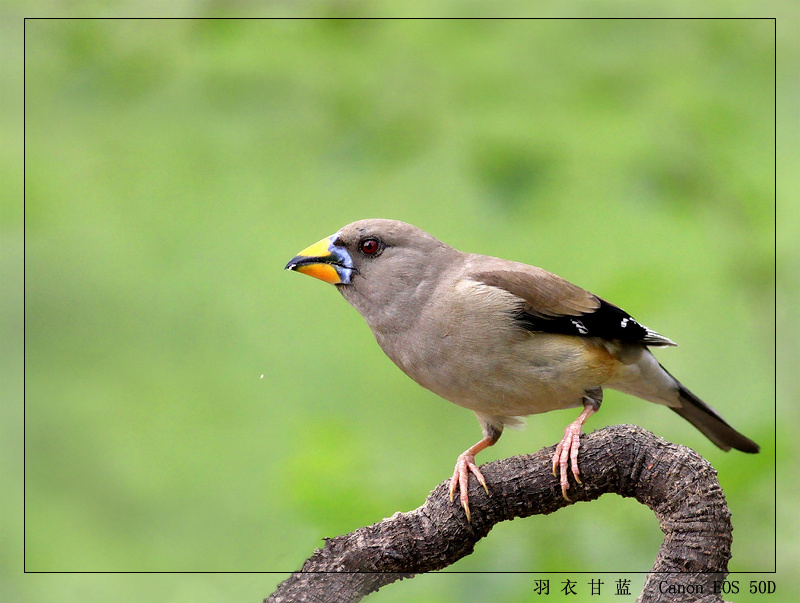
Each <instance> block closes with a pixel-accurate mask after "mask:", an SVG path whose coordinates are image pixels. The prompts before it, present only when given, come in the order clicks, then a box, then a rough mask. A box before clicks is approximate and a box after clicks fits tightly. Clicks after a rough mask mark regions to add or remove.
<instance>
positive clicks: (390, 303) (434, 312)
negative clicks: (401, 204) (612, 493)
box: [286, 219, 759, 519]
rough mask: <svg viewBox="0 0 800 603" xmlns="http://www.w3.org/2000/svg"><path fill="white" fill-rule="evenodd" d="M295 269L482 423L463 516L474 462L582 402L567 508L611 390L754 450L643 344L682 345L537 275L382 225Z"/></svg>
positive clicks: (465, 467)
mask: <svg viewBox="0 0 800 603" xmlns="http://www.w3.org/2000/svg"><path fill="white" fill-rule="evenodd" d="M286 268H287V269H289V270H296V271H297V272H301V273H303V274H307V275H309V276H313V277H315V278H318V279H321V280H323V281H325V282H327V283H332V284H334V285H336V287H337V288H338V289H339V292H340V293H341V294H342V295H343V296H344V298H345V299H346V300H347V301H348V302H349V303H350V304H352V306H353V307H354V308H355V309H356V310H358V312H359V313H360V314H361V315H362V316H363V317H364V319H365V320H366V321H367V324H368V325H369V326H370V328H371V329H372V332H373V333H374V335H375V338H376V339H377V341H378V344H379V345H380V347H381V348H382V349H383V351H384V352H385V353H386V355H387V356H389V358H391V359H392V361H394V363H395V364H396V365H397V366H398V367H400V369H401V370H402V371H403V372H405V373H406V374H407V375H408V376H409V377H411V378H412V379H413V380H414V381H416V382H417V383H419V384H420V385H422V386H423V387H425V388H427V389H429V390H431V391H432V392H434V393H436V394H438V395H439V396H441V397H442V398H444V399H445V400H449V401H450V402H453V403H454V404H458V405H459V406H463V407H465V408H469V409H470V410H472V411H473V412H474V413H475V415H476V416H477V417H478V421H479V422H480V425H481V428H482V430H483V439H481V440H480V441H479V442H478V443H477V444H475V445H474V446H472V447H471V448H469V449H467V450H466V451H465V452H463V453H462V454H461V455H459V457H458V459H457V461H456V466H455V471H454V473H453V479H452V480H451V482H450V499H451V500H452V499H453V495H454V493H455V491H456V490H457V489H458V490H460V499H461V505H462V506H463V508H464V511H465V513H466V515H467V518H468V519H469V517H470V511H469V500H468V495H467V485H468V479H469V474H470V473H472V474H473V475H474V476H475V477H476V478H477V480H478V482H479V483H480V484H481V485H482V486H483V487H484V489H485V490H486V492H487V493H488V491H489V489H488V487H487V485H486V480H485V479H484V477H483V475H482V474H481V471H480V469H479V468H478V467H477V465H476V464H475V455H476V454H478V453H479V452H480V451H481V450H483V449H485V448H487V447H489V446H492V445H493V444H494V443H495V442H497V440H498V438H499V437H500V434H502V433H503V428H504V427H505V426H506V425H510V424H515V423H519V422H520V419H519V417H523V416H527V415H531V414H536V413H543V412H548V411H551V410H556V409H560V408H573V407H581V406H582V407H583V410H582V412H581V413H580V415H579V416H578V418H577V419H576V420H575V421H573V422H572V423H570V424H569V425H568V426H567V428H566V429H565V431H564V436H563V438H562V439H561V442H560V443H559V444H558V446H557V448H556V452H555V454H554V455H553V459H552V463H553V475H556V470H558V471H559V478H560V485H561V492H562V495H563V496H564V498H566V499H567V500H569V498H568V497H567V489H568V488H569V480H568V467H571V470H572V474H573V476H574V478H575V480H576V481H577V482H578V483H580V471H579V468H578V450H579V446H580V439H579V438H580V435H581V431H582V427H583V424H584V422H585V421H586V419H588V418H589V417H590V416H591V415H592V414H593V413H595V412H597V410H598V409H599V408H600V403H601V401H602V398H603V388H605V387H610V388H613V389H616V390H619V391H622V392H625V393H628V394H632V395H634V396H638V397H640V398H643V399H645V400H648V401H650V402H655V403H657V404H663V405H665V406H668V407H669V408H671V409H672V410H674V411H675V412H676V413H678V414H679V415H681V416H682V417H683V418H685V419H687V420H688V421H689V422H690V423H692V424H693V425H694V426H695V427H697V428H698V429H699V430H700V431H701V432H703V433H704V434H705V435H706V436H707V437H708V438H709V439H710V440H711V441H712V442H714V443H715V444H716V445H717V446H719V447H720V448H722V449H723V450H729V449H731V448H736V449H737V450H741V451H743V452H758V449H759V447H758V445H757V444H756V443H755V442H753V441H752V440H750V439H748V438H746V437H745V436H743V435H742V434H741V433H739V432H738V431H736V430H735V429H734V428H733V427H731V426H730V425H728V423H726V422H725V420H724V419H723V418H722V417H721V416H720V415H719V414H718V413H717V412H716V411H715V410H714V409H713V408H711V407H709V406H708V405H706V404H705V403H704V402H702V401H701V400H700V399H699V398H698V397H697V396H695V395H694V394H693V393H691V392H690V391H689V390H688V389H686V387H684V386H683V385H682V384H681V383H680V382H679V381H678V380H677V379H675V377H673V376H672V375H671V374H669V373H668V372H667V370H666V369H665V368H664V367H662V366H661V365H660V364H659V363H658V361H657V360H656V359H655V357H654V356H653V355H652V354H651V353H650V350H649V349H648V348H649V347H659V346H672V345H675V343H673V342H672V341H671V340H669V339H667V338H666V337H664V336H662V335H659V334H658V333H656V332H655V331H653V330H651V329H648V328H647V327H645V326H644V325H642V324H640V323H638V322H636V321H635V320H634V319H633V318H631V316H630V315H628V314H627V313H626V312H624V311H623V310H621V309H620V308H618V307H617V306H615V305H613V304H610V303H608V302H607V301H605V300H604V299H601V298H600V297H597V296H596V295H593V294H592V293H590V292H588V291H586V290H585V289H581V288H580V287H577V286H575V285H573V284H572V283H569V282H567V281H566V280H564V279H562V278H560V277H558V276H556V275H555V274H551V273H550V272H547V271H545V270H543V269H541V268H536V267H534V266H529V265H527V264H521V263H519V262H513V261H509V260H503V259H499V258H494V257H488V256H484V255H477V254H473V253H463V252H461V251H458V250H456V249H454V248H452V247H450V246H449V245H446V244H445V243H443V242H441V241H439V240H438V239H436V238H434V237H433V236H431V235H429V234H428V233H427V232H424V231H422V230H420V229H419V228H417V227H415V226H412V225H411V224H406V223H404V222H398V221H395V220H382V219H375V220H361V221H358V222H353V223H352V224H348V225H347V226H345V227H343V228H342V229H341V230H340V231H339V232H337V233H336V234H334V235H331V236H330V237H326V238H324V239H322V240H321V241H319V242H317V243H315V244H313V245H311V246H310V247H308V248H306V249H304V250H303V251H301V252H300V253H299V254H298V255H297V256H295V257H294V258H292V259H291V261H289V263H288V264H287V265H286Z"/></svg>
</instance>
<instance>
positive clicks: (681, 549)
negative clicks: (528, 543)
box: [267, 425, 733, 603]
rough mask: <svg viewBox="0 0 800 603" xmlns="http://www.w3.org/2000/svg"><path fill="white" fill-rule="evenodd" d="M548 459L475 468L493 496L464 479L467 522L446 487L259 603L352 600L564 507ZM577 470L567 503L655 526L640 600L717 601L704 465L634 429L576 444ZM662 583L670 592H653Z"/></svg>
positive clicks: (710, 483)
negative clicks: (655, 545)
mask: <svg viewBox="0 0 800 603" xmlns="http://www.w3.org/2000/svg"><path fill="white" fill-rule="evenodd" d="M553 450H554V447H549V448H544V449H542V450H540V451H539V452H537V453H535V454H531V455H525V456H517V457H513V458H509V459H504V460H501V461H495V462H493V463H487V464H486V465H484V466H482V467H481V471H482V472H483V475H484V476H485V478H486V481H487V483H488V485H489V490H490V493H491V494H490V495H488V496H487V495H486V493H485V492H484V491H483V489H482V488H480V486H478V485H477V484H476V483H475V481H474V480H470V492H469V495H470V508H471V509H472V522H471V523H470V522H467V520H466V517H465V515H464V512H463V511H462V510H461V507H460V506H459V505H458V504H457V503H451V502H450V499H449V495H448V490H447V486H448V484H449V480H448V481H445V482H442V483H441V484H439V485H438V486H437V487H436V489H435V490H434V491H433V492H432V493H431V494H430V496H428V498H427V500H426V501H425V504H423V505H422V506H421V507H419V508H418V509H415V510H414V511H410V512H408V513H395V514H394V515H393V516H392V517H390V518H388V519H384V520H383V521H381V522H379V523H376V524H373V525H371V526H366V527H363V528H361V529H358V530H356V531H355V532H352V533H350V534H345V535H343V536H338V537H336V538H331V539H329V540H327V542H326V544H325V546H324V547H323V548H322V549H317V550H316V551H315V552H314V554H313V555H312V556H311V557H310V558H309V559H308V560H307V561H306V562H305V563H304V564H303V567H302V569H301V570H300V571H299V572H296V573H294V574H292V575H291V577H289V578H288V579H287V580H286V581H284V582H283V583H281V584H280V585H279V587H278V589H277V590H276V591H275V592H274V593H273V594H272V595H271V596H270V597H269V599H267V601H268V602H270V603H283V602H287V601H292V602H299V601H326V602H335V603H345V602H352V601H358V600H360V599H361V598H362V597H364V596H366V595H367V594H369V593H370V592H373V591H376V590H378V589H379V588H381V587H382V586H384V585H386V584H390V583H391V582H394V581H396V580H399V579H401V578H410V577H413V575H414V574H418V573H421V572H429V571H433V570H439V569H442V568H444V567H447V566H448V565H450V564H452V563H454V562H455V561H457V560H459V559H461V558H462V557H464V556H466V555H469V554H470V553H471V552H472V550H473V548H474V547H475V544H476V543H477V542H478V540H480V539H481V538H483V537H484V536H486V535H487V534H488V533H489V530H491V529H492V527H493V526H494V525H495V524H496V523H498V522H500V521H506V520H509V519H514V518H516V517H528V516H529V515H536V514H547V513H552V512H554V511H557V510H558V509H560V508H562V507H564V506H566V505H568V504H571V503H569V502H567V501H565V500H564V499H563V498H562V496H561V490H560V487H559V484H558V480H557V479H556V478H554V477H553V474H552V471H551V464H550V462H551V461H550V459H551V457H552V454H553ZM580 466H581V475H582V481H583V485H576V484H574V483H573V484H572V486H571V487H570V490H569V494H570V498H572V499H573V502H578V501H590V500H594V499H596V498H598V497H600V496H601V495H603V494H606V493H608V492H614V493H616V494H619V495H620V496H626V497H632V498H635V499H636V500H638V501H639V502H641V503H642V504H645V505H647V506H648V507H650V508H651V509H652V510H653V511H654V512H655V514H656V517H657V518H658V521H659V524H660V526H661V530H662V531H663V532H664V542H663V544H662V545H661V549H660V550H659V552H658V556H657V557H656V560H655V564H654V565H653V568H652V570H651V573H650V574H648V578H647V581H646V583H645V586H644V590H643V591H642V594H641V595H640V597H639V599H638V600H639V601H648V602H649V601H657V602H670V603H674V602H676V601H708V602H711V601H721V599H720V598H719V596H718V595H716V594H714V582H715V581H717V582H721V581H722V580H724V578H725V576H726V575H727V573H728V560H729V559H730V555H731V553H730V551H731V531H732V529H733V528H732V526H731V522H730V512H729V511H728V507H727V505H726V503H725V496H724V495H723V493H722V489H721V488H720V486H719V482H718V481H717V474H716V471H715V470H714V468H713V467H711V465H710V464H709V463H708V462H707V461H706V460H705V459H703V458H702V457H701V456H700V455H698V454H697V453H696V452H694V451H693V450H690V449H689V448H686V447H684V446H678V445H676V444H671V443H669V442H666V441H665V440H662V439H661V438H658V437H656V436H655V435H653V434H652V433H650V432H648V431H645V430H644V429H641V428H639V427H636V426H633V425H617V426H614V427H606V428H604V429H601V430H600V431H596V432H594V433H592V434H589V435H585V436H582V438H581V458H580ZM664 572H669V573H670V575H669V576H665V575H664V574H663V573H664ZM673 572H674V573H673ZM665 580H666V581H668V582H669V584H670V585H671V586H673V587H674V588H672V589H670V590H671V591H672V592H661V591H662V590H664V589H662V588H659V584H662V583H663V582H664V581H665ZM681 586H683V587H684V588H681ZM687 587H690V588H687ZM698 587H702V588H698ZM681 591H683V594H681ZM700 592H702V593H703V594H702V595H700V594H699V593H700Z"/></svg>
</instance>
